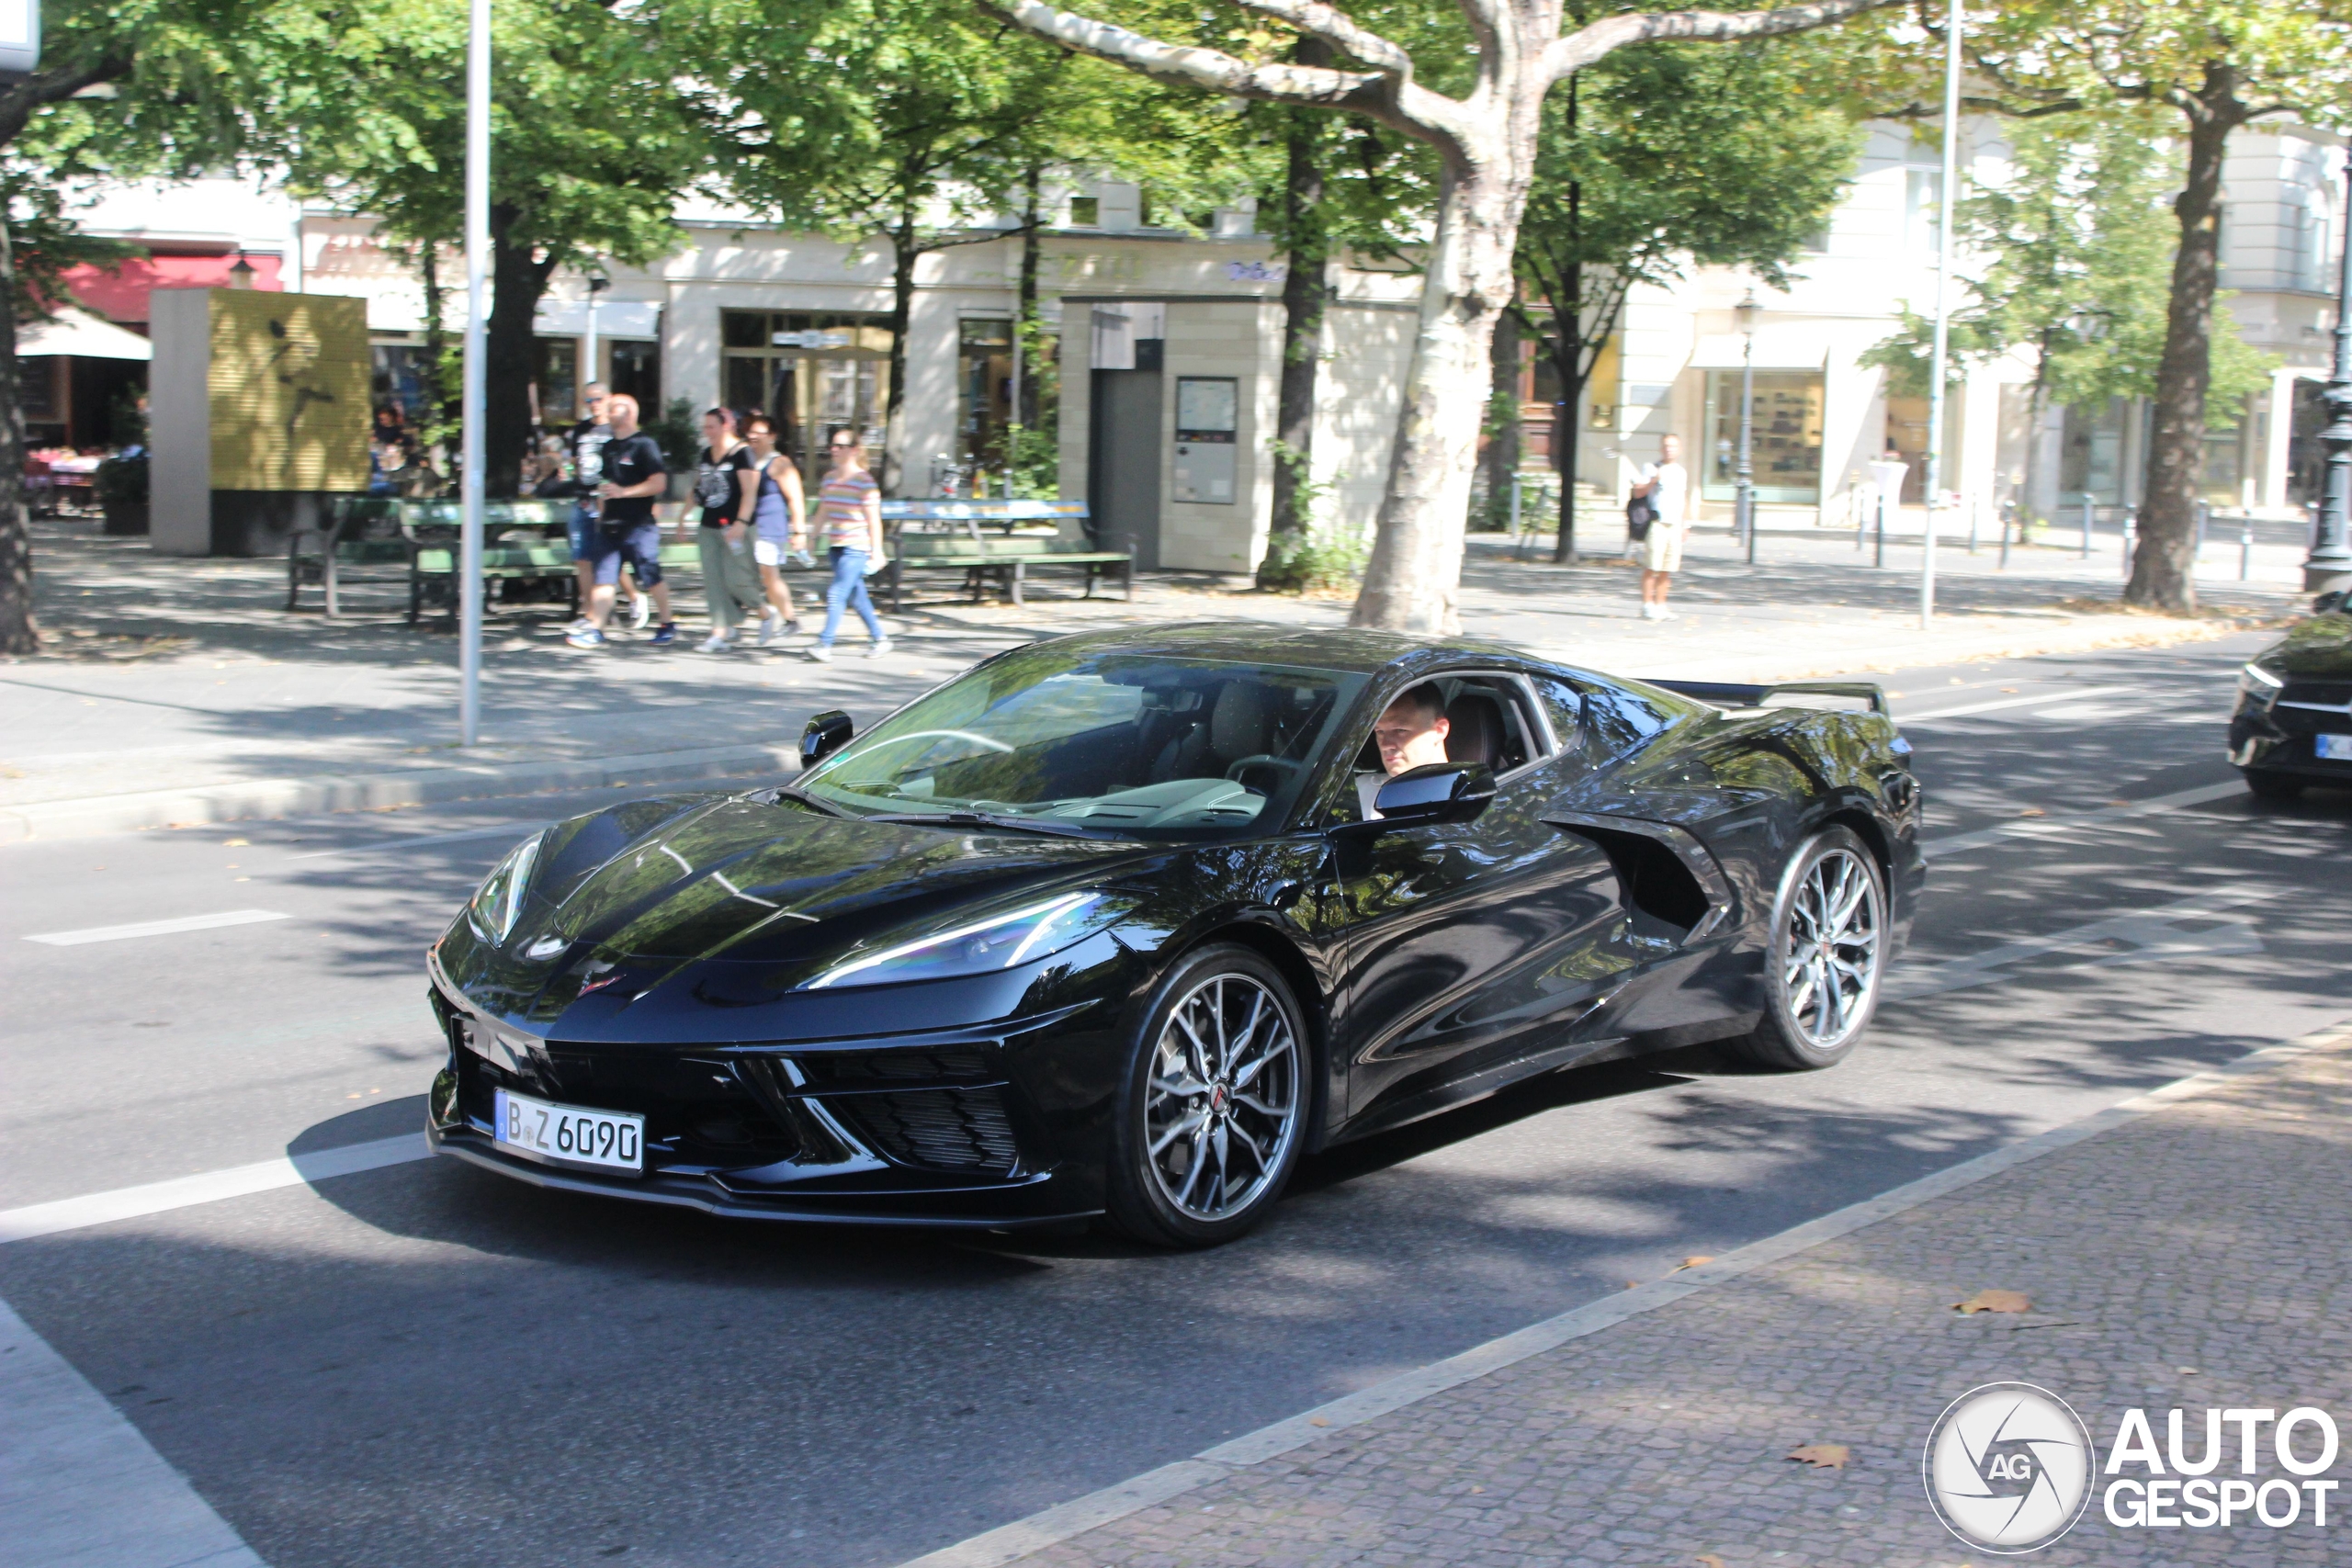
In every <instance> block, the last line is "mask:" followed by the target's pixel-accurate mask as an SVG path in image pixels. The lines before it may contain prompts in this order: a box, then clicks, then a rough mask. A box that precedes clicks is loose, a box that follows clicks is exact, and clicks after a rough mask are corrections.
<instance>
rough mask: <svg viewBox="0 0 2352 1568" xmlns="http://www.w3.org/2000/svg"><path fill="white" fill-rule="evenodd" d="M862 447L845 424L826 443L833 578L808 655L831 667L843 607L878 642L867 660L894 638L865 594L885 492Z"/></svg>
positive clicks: (821, 523)
mask: <svg viewBox="0 0 2352 1568" xmlns="http://www.w3.org/2000/svg"><path fill="white" fill-rule="evenodd" d="M862 446H863V443H861V442H860V441H859V440H858V438H857V433H856V432H855V431H854V430H851V429H850V428H849V427H848V426H846V425H836V426H835V427H834V429H833V432H832V434H830V435H828V436H827V437H826V438H825V455H826V457H828V458H829V459H830V460H831V464H832V467H831V469H829V470H828V471H827V473H826V475H825V481H824V483H823V484H822V485H821V486H820V487H819V488H818V491H817V526H818V527H819V528H820V530H821V531H822V532H823V534H824V536H825V547H826V550H827V552H828V553H829V554H830V555H831V557H832V566H833V578H832V581H831V582H830V583H829V584H827V585H826V588H825V629H824V630H823V631H820V632H819V633H818V634H817V645H816V646H815V647H814V648H812V649H809V658H811V659H813V660H816V661H817V662H818V663H820V664H830V663H831V662H832V659H833V634H834V633H836V632H838V631H839V630H841V625H842V606H843V605H844V604H846V605H848V606H850V607H851V608H853V609H854V610H856V611H857V618H858V619H859V620H862V621H864V622H865V629H866V631H867V632H868V633H869V634H871V636H872V637H873V638H874V641H873V644H872V645H871V646H870V647H868V648H867V649H866V650H865V656H866V657H867V658H868V659H879V658H880V657H881V656H882V655H884V654H886V653H888V652H889V651H890V639H889V637H888V636H886V635H885V634H884V632H883V630H882V621H881V618H880V617H879V616H877V615H875V613H874V601H873V600H872V599H871V598H870V597H868V596H867V594H866V592H865V571H866V566H867V563H868V562H879V561H880V560H881V559H882V488H881V486H879V485H877V484H876V483H875V482H874V476H873V475H872V474H869V473H867V472H866V471H865V458H864V455H863V453H862V451H861V447H862Z"/></svg>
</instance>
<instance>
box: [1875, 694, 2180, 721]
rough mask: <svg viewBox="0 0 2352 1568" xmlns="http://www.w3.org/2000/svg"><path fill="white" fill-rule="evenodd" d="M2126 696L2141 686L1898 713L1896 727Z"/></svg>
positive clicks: (2041, 695)
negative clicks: (2016, 709)
mask: <svg viewBox="0 0 2352 1568" xmlns="http://www.w3.org/2000/svg"><path fill="white" fill-rule="evenodd" d="M2127 692H2142V693H2143V694H2144V692H2145V688H2144V687H2140V686H2084V687H2081V688H2078V689H2076V690H2074V691H2055V692H2036V693H2034V694H2032V695H2030V696H2024V697H2002V698H2000V699H1999V700H1998V701H1996V702H1989V703H1969V704H1967V705H1963V706H1961V707H1956V708H1938V709H1936V710H1935V711H1934V712H1933V713H1898V714H1896V715H1895V716H1894V721H1895V722H1896V723H1897V724H1927V723H1929V722H1930V721H1932V720H1935V719H1939V718H1967V717H1969V716H1971V715H1973V714H1980V713H1999V712H2000V711H2001V710H2002V709H2004V708H2030V707H2040V706H2041V705H2044V704H2052V703H2072V702H2079V701H2081V700H2082V699H2083V698H2085V697H2117V696H2121V695H2123V694H2125V693H2127Z"/></svg>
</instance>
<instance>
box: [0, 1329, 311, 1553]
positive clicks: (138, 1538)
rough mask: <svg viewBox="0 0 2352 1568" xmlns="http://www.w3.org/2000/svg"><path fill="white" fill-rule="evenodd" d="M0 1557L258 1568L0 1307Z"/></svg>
mask: <svg viewBox="0 0 2352 1568" xmlns="http://www.w3.org/2000/svg"><path fill="white" fill-rule="evenodd" d="M0 1519H6V1520H7V1521H8V1544H7V1546H6V1549H5V1551H0V1558H5V1559H6V1561H7V1562H9V1563H11V1564H21V1565H22V1568H68V1565H78V1568H95V1565H96V1564H104V1565H105V1568H267V1565H266V1563H264V1562H262V1560H261V1559H260V1558H259V1557H258V1556H256V1555H255V1554H254V1551H253V1549H252V1548H251V1547H249V1546H247V1545H246V1544H245V1543H244V1542H243V1540H239V1539H238V1538H237V1532H236V1531H235V1530H233V1529H231V1528H230V1527H229V1525H228V1523H227V1522H226V1521H225V1520H223V1519H222V1518H221V1517H220V1515H218V1514H216V1513H214V1512H213V1511H212V1509H211V1508H210V1506H208V1505H207V1504H206V1503H205V1501H204V1499H203V1498H201V1497H199V1496H198V1495H196V1489H195V1488H194V1487H192V1486H190V1485H189V1484H188V1483H187V1477H185V1476H183V1475H181V1474H180V1472H178V1471H176V1470H174V1469H173V1468H172V1467H171V1465H170V1464H169V1463H168V1462H167V1461H165V1460H164V1456H163V1455H161V1454H159V1453H157V1452H156V1451H155V1450H154V1448H153V1446H152V1445H150V1444H149V1442H148V1441H147V1439H146V1438H143V1437H141V1435H140V1433H139V1428H138V1427H134V1426H132V1425H131V1424H130V1422H129V1421H127V1420H125V1419H124V1418H123V1416H122V1415H121V1413H120V1412H119V1411H118V1410H116V1409H115V1407H114V1406H113V1405H112V1404H108V1403H107V1399H106V1396H105V1395H103V1394H101V1393H98V1391H97V1390H96V1389H95V1388H92V1387H91V1386H90V1383H89V1380H88V1379H86V1378H85V1377H83V1375H82V1374H81V1373H80V1372H77V1371H74V1368H73V1365H72V1363H70V1362H68V1361H67V1360H66V1359H65V1358H64V1357H62V1356H61V1355H59V1354H58V1353H57V1352H56V1351H55V1350H54V1349H52V1348H50V1345H49V1342H48V1341H47V1340H45V1339H43V1338H42V1337H40V1335H38V1334H35V1333H34V1332H33V1331H32V1330H31V1329H30V1328H29V1327H28V1326H26V1324H25V1320H24V1319H23V1318H21V1317H18V1316H17V1314H16V1313H15V1312H13V1311H11V1310H10V1309H9V1308H8V1306H7V1305H6V1303H0Z"/></svg>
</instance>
